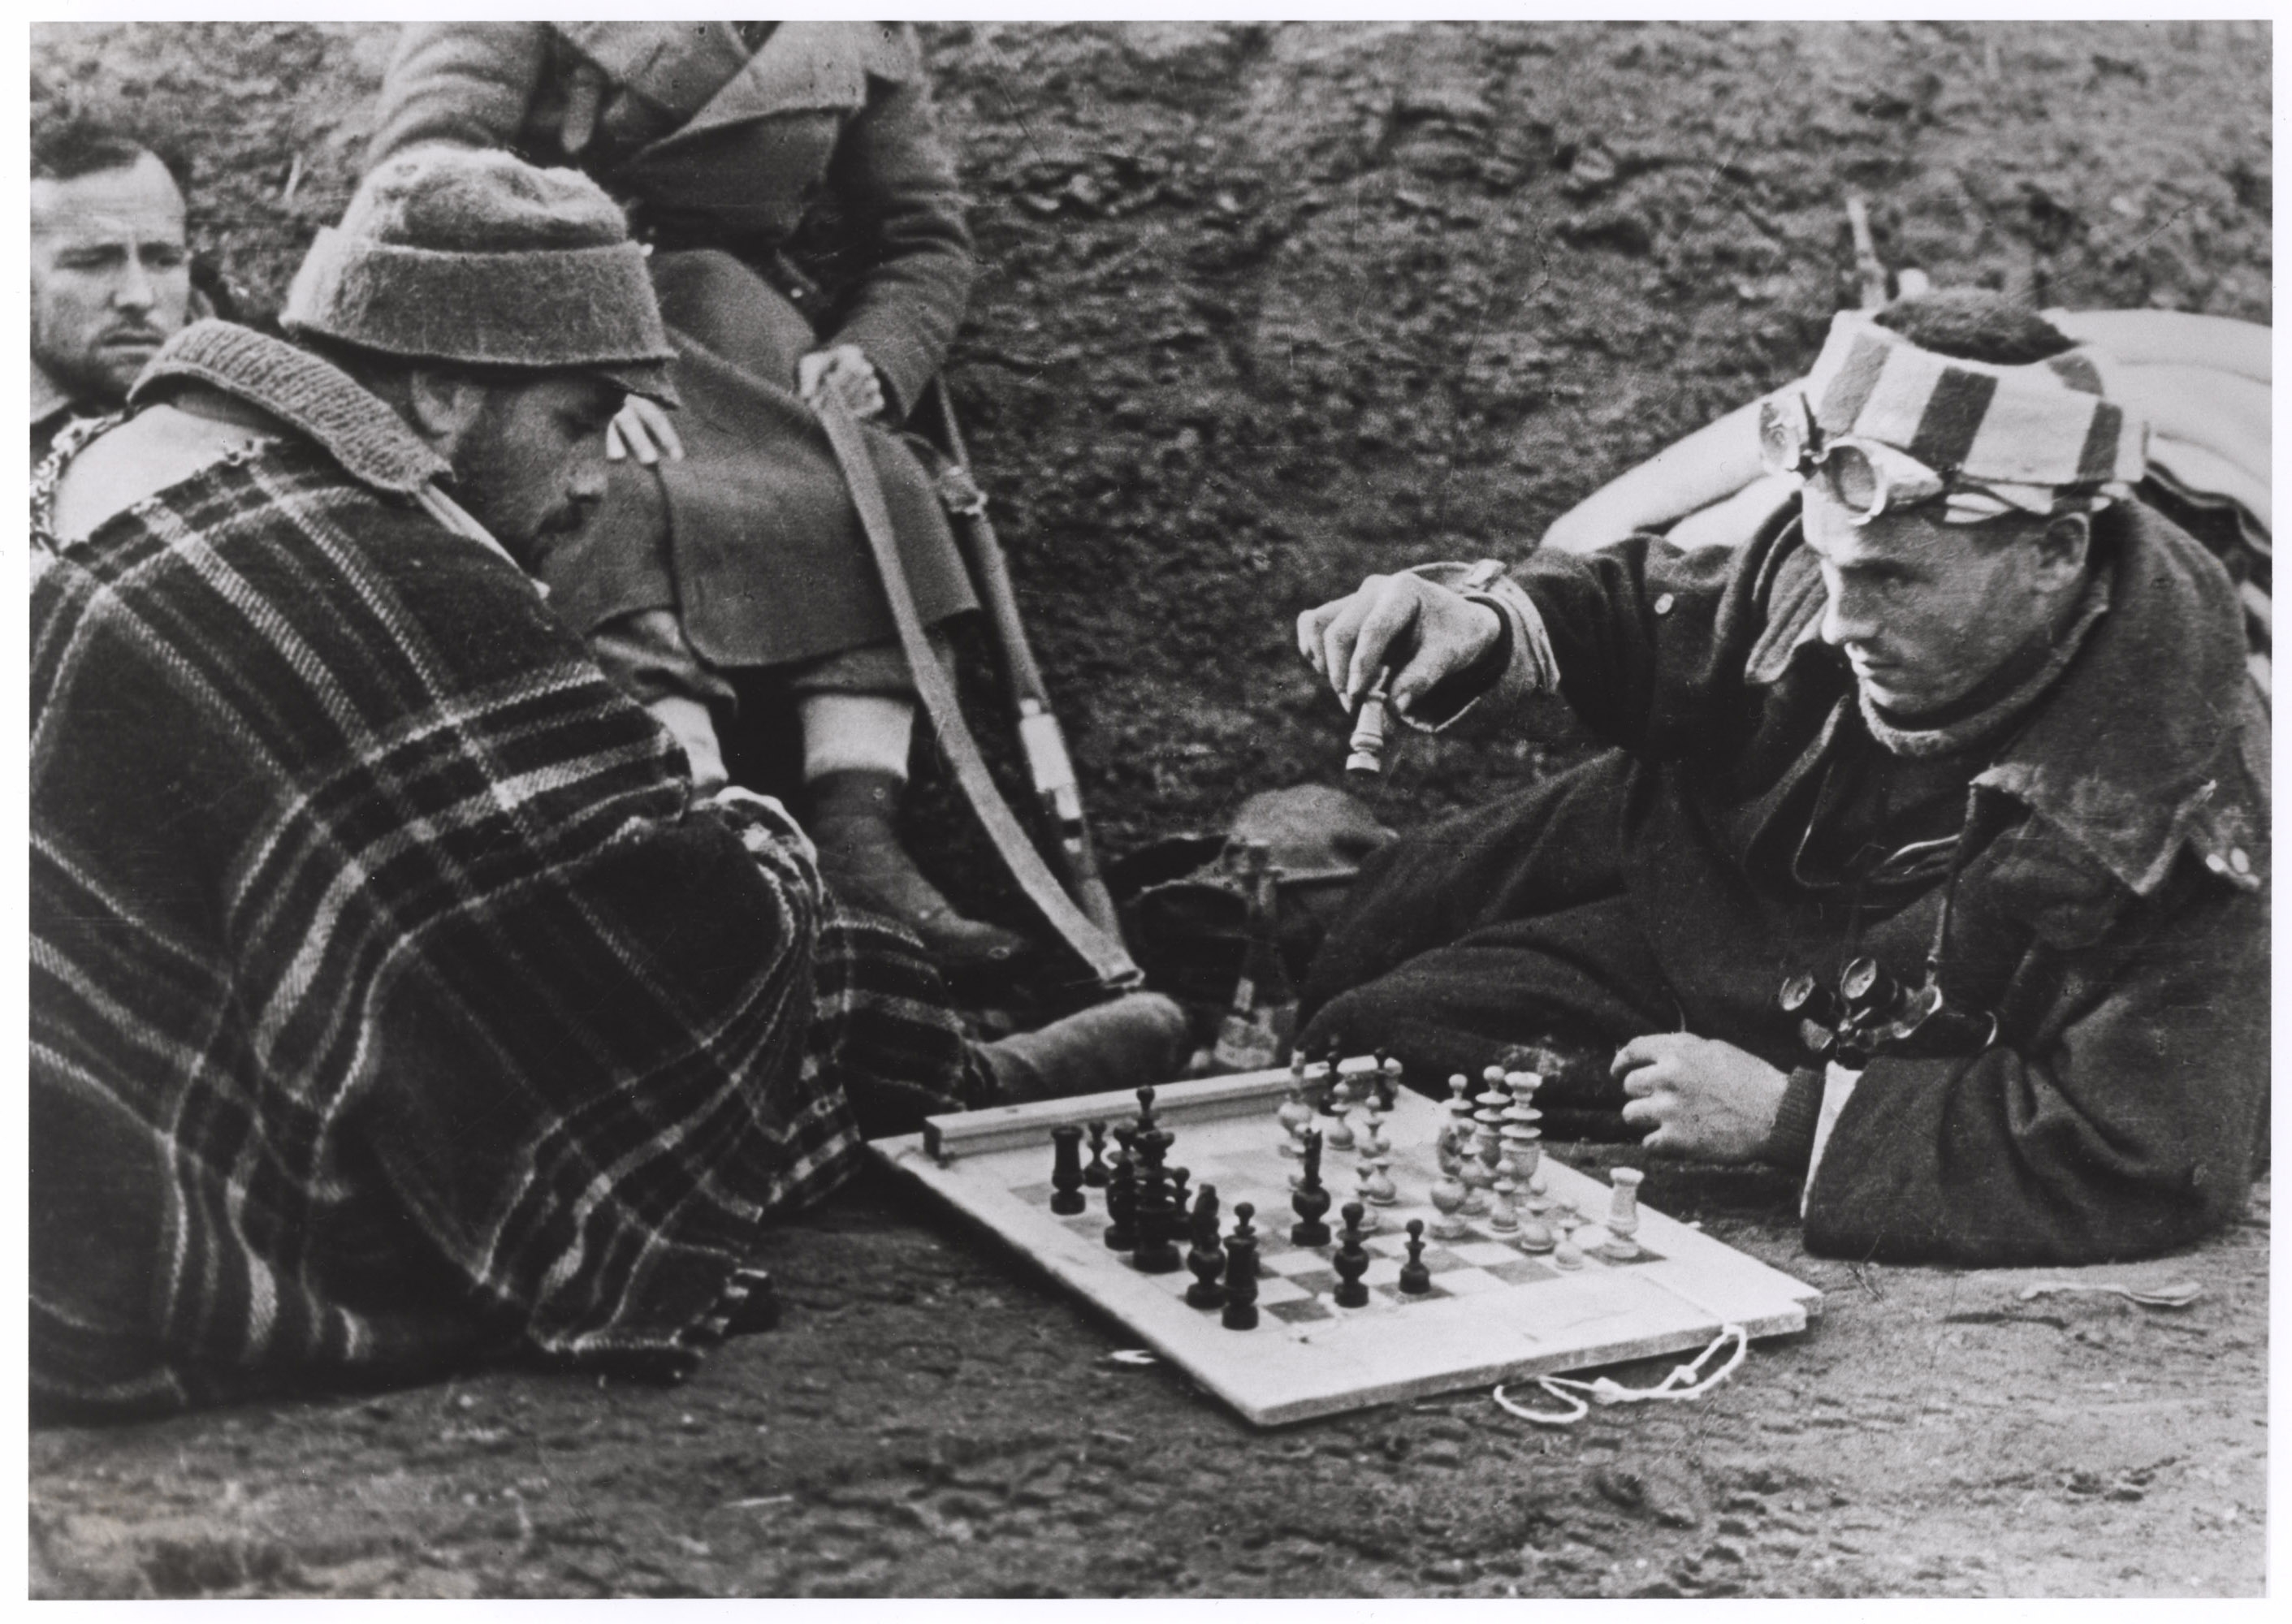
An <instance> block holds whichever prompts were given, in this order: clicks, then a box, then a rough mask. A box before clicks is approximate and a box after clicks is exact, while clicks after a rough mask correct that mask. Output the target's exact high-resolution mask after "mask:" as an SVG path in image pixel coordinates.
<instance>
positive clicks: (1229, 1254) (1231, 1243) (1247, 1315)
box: [1219, 1202, 1257, 1331]
mask: <svg viewBox="0 0 2292 1624" xmlns="http://www.w3.org/2000/svg"><path fill="white" fill-rule="evenodd" d="M1253 1211H1254V1209H1253V1208H1252V1207H1251V1206H1250V1204H1249V1203H1248V1202H1238V1203H1236V1205H1235V1207H1234V1210H1233V1218H1234V1224H1233V1233H1232V1234H1230V1235H1228V1236H1227V1237H1226V1238H1225V1314H1224V1315H1223V1318H1222V1319H1221V1320H1220V1321H1219V1323H1221V1324H1223V1326H1224V1327H1225V1328H1226V1329H1227V1330H1228V1331H1255V1330H1256V1329H1257V1236H1256V1235H1255V1234H1253V1233H1252V1232H1251V1230H1250V1227H1249V1220H1250V1218H1251V1216H1252V1213H1253Z"/></svg>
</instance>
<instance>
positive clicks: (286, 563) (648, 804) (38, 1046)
mask: <svg viewBox="0 0 2292 1624" xmlns="http://www.w3.org/2000/svg"><path fill="white" fill-rule="evenodd" d="M272 347H273V348H274V349H276V350H286V346H283V345H275V346H272ZM287 353H289V354H292V353H294V352H292V351H287ZM307 364H308V365H309V366H319V365H320V364H319V363H318V362H316V361H310V362H308V363H307ZM382 409H383V408H382V407H381V406H380V405H379V403H378V402H377V403H375V410H376V411H377V412H379V411H381V410H382ZM32 620H33V627H34V631H33V695H32V772H31V808H32V854H33V856H32V880H31V919H32V936H33V951H32V964H33V969H32V1001H31V1002H32V1071H31V1078H32V1090H31V1095H32V1109H31V1116H32V1124H33V1128H32V1131H33V1135H34V1145H35V1146H36V1154H35V1157H34V1167H35V1171H34V1175H33V1189H32V1215H33V1216H32V1223H33V1234H32V1333H31V1334H32V1369H33V1379H34V1385H35V1389H36V1393H37V1394H38V1395H40V1396H41V1397H43V1398H44V1399H46V1400H48V1401H50V1402H51V1403H61V1404H64V1405H68V1406H69V1407H72V1408H90V1407H93V1408H101V1409H106V1410H115V1411H116V1410H122V1409H165V1408H171V1407H174V1406H177V1405H181V1404H183V1403H195V1402H202V1401H207V1400H212V1399H215V1398H219V1397H223V1396H226V1395H230V1394H232V1393H236V1392H243V1391H246V1390H250V1389H254V1388H261V1387H275V1386H278V1385H280V1383H281V1382H282V1380H286V1379H294V1380H305V1379H313V1378H316V1379H336V1380H339V1379H342V1378H343V1377H344V1376H349V1375H355V1374H358V1373H361V1372H364V1373H371V1374H372V1375H373V1376H375V1377H377V1378H390V1377H404V1376H406V1375H409V1374H414V1373H417V1372H420V1371H426V1370H432V1369H436V1368H438V1367H439V1366H440V1365H442V1364H444V1363H448V1362H460V1361H464V1360H466V1359H468V1358H471V1357H472V1356H478V1355H485V1354H488V1353H495V1352H498V1353H509V1352H523V1353H526V1354H529V1355H541V1356H544V1357H546V1358H550V1359H555V1360H562V1361H568V1362H573V1363H582V1364H593V1365H596V1366H598V1367H600V1368H609V1369H619V1370H631V1371H647V1372H652V1373H671V1374H673V1373H677V1372H680V1371H682V1370H683V1369H684V1368H686V1367H688V1366H690V1364H691V1363H693V1362H694V1361H695V1360H696V1359H697V1358H698V1351H699V1349H700V1347H702V1346H704V1345H705V1344H706V1342H707V1341H708V1340H709V1339H711V1337H712V1336H713V1335H714V1334H715V1333H717V1332H719V1331H721V1330H722V1324H723V1321H724V1317H725V1315H726V1314H727V1312H728V1310H729V1308H730V1306H731V1303H732V1300H733V1299H735V1298H737V1297H738V1292H739V1290H740V1286H741V1279H740V1273H739V1270H740V1266H741V1263H742V1260H743V1259H744V1258H745V1257H746V1256H747V1253H748V1251H749V1250H750V1248H751V1246H752V1243H753V1242H754V1238H755V1233H756V1229H757V1226H758V1225H759V1223H760V1222H761V1221H762V1220H763V1219H764V1218H767V1217H768V1216H770V1215H771V1214H772V1213H774V1212H776V1211H779V1210H784V1209H786V1208H788V1207H790V1206H792V1205H794V1204H795V1203H798V1202H803V1201H805V1200H807V1199H810V1198H811V1197H814V1196H816V1195H818V1194H820V1193H821V1192H822V1191H823V1190H825V1189H826V1188H827V1186H830V1185H832V1184H834V1183H835V1181H836V1180H837V1179H838V1178H840V1177H841V1176H842V1175H843V1173H844V1171H845V1170H847V1168H848V1167H849V1166H850V1164H851V1153H852V1151H853V1150H854V1148H855V1146H856V1144H857V1135H856V1133H855V1131H854V1128H853V1123H852V1120H851V1113H850V1109H849V1107H848V1105H846V1103H845V1097H844V1089H845V1086H846V1084H847V1082H848V1081H851V1080H852V1079H854V1078H857V1079H858V1080H859V1082H860V1086H863V1087H864V1086H865V1085H866V1083H867V1081H868V1080H869V1079H871V1078H882V1079H890V1080H896V1081H900V1083H903V1084H905V1085H908V1086H911V1087H913V1086H920V1087H922V1088H924V1089H926V1090H928V1091H929V1092H931V1093H933V1094H935V1095H937V1096H939V1097H941V1098H942V1099H943V1101H944V1104H943V1105H942V1107H941V1108H956V1107H959V1106H960V1105H962V1104H964V1103H969V1102H971V1101H973V1100H976V1099H978V1098H981V1097H984V1095H985V1092H986V1091H987V1089H989V1087H990V1086H991V1085H990V1084H989V1083H988V1082H987V1081H985V1079H984V1078H983V1076H982V1075H981V1071H980V1068H979V1066H978V1064H977V1061H976V1059H975V1057H974V1056H973V1054H972V1051H971V1050H969V1049H968V1048H967V1046H966V1045H965V1044H964V1041H963V1039H962V1037H961V1034H960V1033H959V1031H958V1029H957V1027H956V1024H955V1020H954V1017H953V1016H952V1015H951V1014H949V1013H948V1010H947V1009H946V1006H945V1004H944V1001H943V1000H942V999H940V997H939V996H938V995H937V993H936V987H937V981H936V977H935V976H934V975H933V973H932V970H931V969H930V968H929V967H928V965H927V964H925V963H924V962H923V961H921V959H920V957H919V956H918V954H917V951H916V947H915V946H914V945H913V944H912V942H911V941H909V940H908V938H907V937H904V936H903V935H902V934H900V933H899V932H897V931H894V930H892V929H885V928H884V927H881V926H878V925H875V924H872V923H869V922H868V921H864V920H862V919H860V918H859V917H858V916H853V915H849V914H846V913H843V912H842V911H841V910H839V909H837V908H836V907H835V905H834V904H833V903H832V902H829V901H827V900H826V899H824V897H823V894H822V892H821V888H820V885H819V877H818V875H817V873H816V872H814V871H813V869H812V866H811V860H810V857H809V856H808V854H807V850H806V848H805V846H804V843H803V840H801V838H800V837H798V836H795V834H794V832H793V831H792V830H790V829H788V828H786V827H780V826H777V820H778V814H777V813H776V811H775V810H774V809H773V808H771V807H770V806H769V805H768V804H765V803H761V802H759V801H758V800H755V799H753V798H752V799H748V800H742V801H732V802H721V801H720V802H699V801H697V800H695V798H694V796H693V793H692V792H691V789H690V784H689V783H688V781H687V779H686V777H685V776H684V774H683V771H682V763H681V761H680V760H679V759H678V757H677V754H676V751H675V747H674V744H672V743H671V742H670V741H669V739H668V737H667V736H666V735H665V734H664V733H662V732H661V731H660V729H659V728H657V727H656V726H654V724H653V723H652V722H651V721H650V719H648V718H647V717H646V715H645V714H644V713H643V712H642V711H640V710H639V709H637V708H636V707H635V706H634V704H632V703H629V702H628V701H627V700H625V699H624V698H622V697H621V696H620V695H618V694H617V692H616V691H615V690H614V689H613V688H612V687H610V685H609V684H608V683H607V682H606V680H605V679H604V678H603V676H602V675H601V673H600V672H599V671H598V670H597V668H596V666H595V665H594V664H593V663H592V662H591V661H590V659H589V657H588V655H587V654H586V652H585V649H584V648H583V647H582V645H581V642H580V640H579V639H578V638H577V637H576V636H575V635H574V634H573V633H572V632H571V631H569V630H568V629H567V628H566V627H565V626H564V625H563V624H562V623H561V622H559V621H558V620H557V619H556V618H555V617H554V616H553V615H551V614H550V613H549V612H548V610H547V608H546V607H545V605H544V604H543V602H542V601H541V600H540V599H539V598H538V597H537V595H536V593H535V591H534V589H533V587H532V586H531V585H530V584H529V583H528V581H527V580H526V579H525V577H524V576H523V575H521V573H520V572H519V571H518V570H517V569H516V568H515V567H513V566H512V565H511V564H510V563H509V562H508V561H507V560H506V559H504V558H502V557H501V556H499V555H497V554H496V553H493V552H489V551H486V550H483V549H481V548H480V547H478V546H475V545H472V543H470V542H469V541H468V540H467V539H464V537H461V536H457V535H453V534H450V533H449V532H448V531H446V530H444V529H443V528H441V527H440V526H439V525H437V524H436V523H435V522H434V521H433V520H432V519H431V518H430V517H429V516H428V515H427V514H426V513H425V512H424V511H423V510H422V509H421V508H420V507H418V506H416V504H415V503H413V502H408V501H407V500H405V499H404V498H403V497H401V496H398V495H395V494H392V493H391V492H388V491H383V490H377V489H375V488H373V487H371V486H367V485H363V484H361V483H360V482H359V480H358V479H357V478H353V477H352V476H351V474H349V473H348V472H347V471H346V470H344V469H343V467H342V466H341V465H340V464H339V463H337V462H335V459H334V458H333V457H332V456H330V455H328V454H326V453H325V452H323V451H321V450H319V448H318V447H317V446H314V445H312V444H311V443H310V442H309V441H308V440H306V439H303V438H299V437H288V438H278V439H275V440H271V441H269V442H267V443H262V444H260V445H258V446H256V447H254V448H253V449H251V450H249V451H247V452H246V453H245V454H240V455H235V456H231V457H229V458H226V459H224V460H222V461H221V462H216V463H214V464H212V465H210V466H209V467H207V468H206V469H205V470H202V471H200V472H199V473H198V474H196V475H195V476H193V477H192V478H190V479H188V480H185V481H183V482H182V483H181V484H179V485H176V486H173V487H172V488H170V489H168V490H166V491H165V492H164V493H162V494H160V495H158V496H157V497H156V498H154V499H152V500H150V501H148V502H143V503H141V504H139V505H138V506H137V507H136V508H134V509H133V510H131V511H128V512H125V513H123V514H121V515H119V516H117V518H115V519H112V520H111V521H110V522H109V523H107V524H106V525H104V526H102V527H100V528H99V529H98V531H97V532H96V533H95V534H94V535H92V536H91V537H89V538H88V539H87V540H86V541H85V542H84V543H78V544H76V545H73V546H70V547H67V548H65V549H63V550H62V551H61V553H60V554H59V555H58V556H56V557H54V558H52V559H49V560H47V561H46V563H45V566H44V568H43V570H42V571H41V573H40V576H39V580H38V583H37V585H36V590H35V592H34V599H33V614H32Z"/></svg>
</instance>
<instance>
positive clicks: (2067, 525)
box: [2038, 513, 2093, 586]
mask: <svg viewBox="0 0 2292 1624" xmlns="http://www.w3.org/2000/svg"><path fill="white" fill-rule="evenodd" d="M2092 548H2093V519H2092V518H2091V517H2090V516H2089V515H2086V514H2084V513H2062V514H2058V515H2056V516H2055V517H2054V518H2052V519H2047V520H2046V527H2045V529H2044V530H2042V531H2041V532H2039V533H2038V578H2039V581H2040V582H2041V583H2042V584H2044V585H2046V586H2061V585H2066V584H2067V583H2070V582H2071V581H2074V580H2076V579H2077V578H2078V576H2080V575H2084V574H2085V561H2086V554H2087V553H2089V552H2090V551H2092Z"/></svg>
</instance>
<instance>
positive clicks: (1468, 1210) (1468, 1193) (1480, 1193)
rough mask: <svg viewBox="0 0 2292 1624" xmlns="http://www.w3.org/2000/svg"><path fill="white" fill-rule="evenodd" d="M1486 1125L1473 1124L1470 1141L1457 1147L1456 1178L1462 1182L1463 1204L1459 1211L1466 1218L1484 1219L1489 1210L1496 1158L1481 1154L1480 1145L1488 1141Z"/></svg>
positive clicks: (1495, 1178)
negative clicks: (1490, 1187)
mask: <svg viewBox="0 0 2292 1624" xmlns="http://www.w3.org/2000/svg"><path fill="white" fill-rule="evenodd" d="M1488 1138H1489V1133H1488V1124H1487V1123H1485V1122H1476V1123H1474V1124H1473V1137H1472V1139H1471V1140H1470V1141H1469V1142H1468V1143H1466V1144H1464V1145H1461V1146H1458V1147H1457V1178H1459V1179H1461V1180H1463V1181H1464V1186H1465V1204H1464V1206H1463V1208H1462V1209H1461V1210H1462V1211H1463V1213H1464V1215H1465V1217H1466V1218H1484V1217H1486V1216H1487V1215H1488V1210H1489V1197H1488V1191H1489V1186H1491V1185H1493V1184H1495V1183H1496V1181H1497V1174H1496V1166H1495V1162H1496V1158H1495V1157H1493V1156H1483V1155H1482V1154H1481V1143H1482V1141H1483V1140H1485V1139H1488Z"/></svg>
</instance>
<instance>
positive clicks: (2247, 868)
mask: <svg viewBox="0 0 2292 1624" xmlns="http://www.w3.org/2000/svg"><path fill="white" fill-rule="evenodd" d="M2228 865H2229V866H2230V867H2231V868H2232V869H2234V870H2235V871H2236V872H2238V873H2240V874H2248V873H2250V872H2252V859H2251V858H2250V857H2248V856H2245V855H2244V848H2243V847H2241V846H2237V847H2232V848H2230V851H2229V854H2228Z"/></svg>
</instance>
